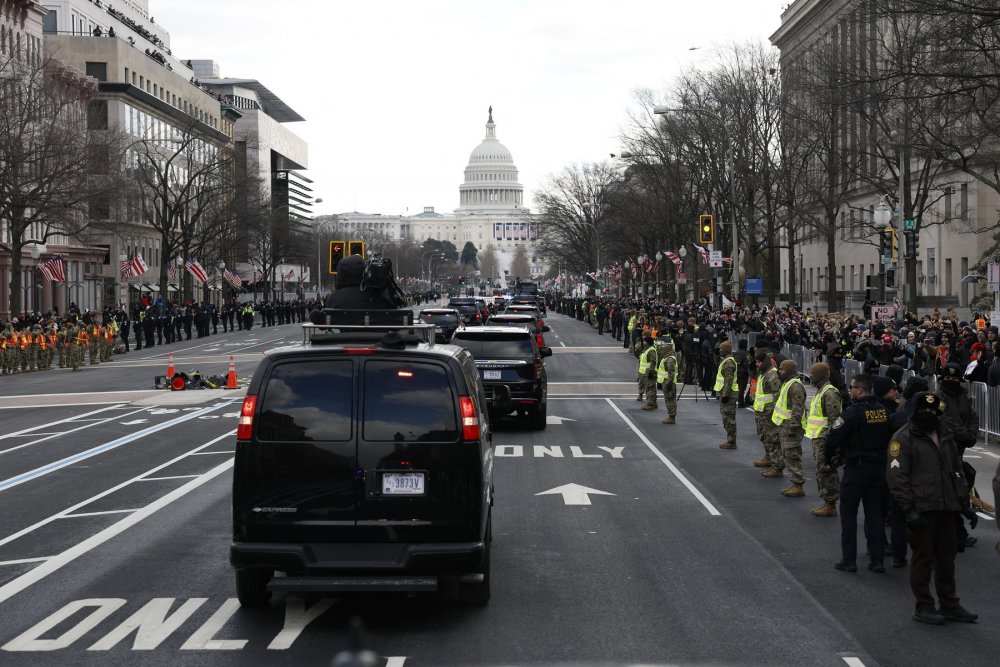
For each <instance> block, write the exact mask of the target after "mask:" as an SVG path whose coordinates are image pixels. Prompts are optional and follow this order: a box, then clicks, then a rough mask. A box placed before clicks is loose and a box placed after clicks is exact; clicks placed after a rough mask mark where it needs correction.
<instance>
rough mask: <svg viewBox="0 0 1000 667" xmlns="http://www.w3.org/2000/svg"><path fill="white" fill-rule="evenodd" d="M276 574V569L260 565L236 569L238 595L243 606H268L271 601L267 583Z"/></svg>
mask: <svg viewBox="0 0 1000 667" xmlns="http://www.w3.org/2000/svg"><path fill="white" fill-rule="evenodd" d="M273 576H274V570H268V569H265V568H258V567H244V568H240V569H238V570H236V597H237V599H239V601H240V605H241V606H243V607H251V608H254V607H266V606H267V603H268V602H270V601H271V592H270V591H268V590H267V583H268V582H269V581H271V577H273Z"/></svg>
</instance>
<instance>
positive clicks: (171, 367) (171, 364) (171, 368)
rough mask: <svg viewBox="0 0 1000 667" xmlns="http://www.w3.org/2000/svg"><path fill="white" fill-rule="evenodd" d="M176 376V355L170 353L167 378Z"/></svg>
mask: <svg viewBox="0 0 1000 667" xmlns="http://www.w3.org/2000/svg"><path fill="white" fill-rule="evenodd" d="M173 376H174V353H173V352H171V353H170V360H169V361H168V362H167V378H172V377H173Z"/></svg>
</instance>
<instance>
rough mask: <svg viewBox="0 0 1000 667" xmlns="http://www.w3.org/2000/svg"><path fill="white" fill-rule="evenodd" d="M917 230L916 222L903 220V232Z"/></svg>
mask: <svg viewBox="0 0 1000 667" xmlns="http://www.w3.org/2000/svg"><path fill="white" fill-rule="evenodd" d="M916 228H917V221H916V220H913V219H907V220H903V231H904V232H912V231H914V230H915V229H916Z"/></svg>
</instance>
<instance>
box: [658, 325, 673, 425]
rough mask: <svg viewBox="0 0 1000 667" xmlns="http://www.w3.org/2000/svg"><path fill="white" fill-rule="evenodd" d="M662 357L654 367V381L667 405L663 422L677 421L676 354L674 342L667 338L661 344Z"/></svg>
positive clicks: (671, 422)
mask: <svg viewBox="0 0 1000 667" xmlns="http://www.w3.org/2000/svg"><path fill="white" fill-rule="evenodd" d="M662 350H663V358H662V359H660V364H659V366H657V367H656V382H657V383H658V384H659V386H660V388H661V389H662V390H663V403H664V405H666V407H667V416H666V418H665V419H664V420H663V422H662V423H664V424H676V423H677V356H676V355H675V354H674V342H673V340H672V339H670V338H667V339H665V342H664V343H663V345H662Z"/></svg>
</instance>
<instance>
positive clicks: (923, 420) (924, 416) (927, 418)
mask: <svg viewBox="0 0 1000 667" xmlns="http://www.w3.org/2000/svg"><path fill="white" fill-rule="evenodd" d="M911 420H912V421H913V423H914V424H916V425H917V426H918V427H920V429H921V430H923V431H937V430H938V416H937V415H936V414H934V413H933V412H917V413H915V414H914V415H913V417H911Z"/></svg>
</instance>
